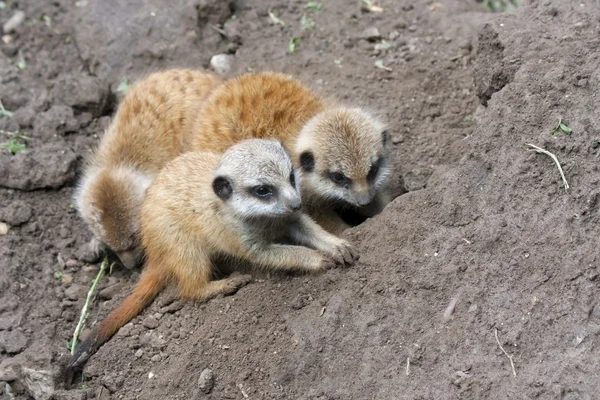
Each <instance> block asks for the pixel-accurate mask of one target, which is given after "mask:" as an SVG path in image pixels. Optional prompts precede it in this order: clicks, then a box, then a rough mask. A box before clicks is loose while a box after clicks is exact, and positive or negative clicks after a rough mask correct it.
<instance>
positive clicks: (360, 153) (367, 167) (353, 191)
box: [296, 108, 390, 207]
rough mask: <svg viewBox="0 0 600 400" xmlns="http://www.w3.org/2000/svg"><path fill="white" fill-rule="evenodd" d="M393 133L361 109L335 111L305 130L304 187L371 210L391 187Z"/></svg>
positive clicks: (301, 145)
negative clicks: (384, 189) (379, 194)
mask: <svg viewBox="0 0 600 400" xmlns="http://www.w3.org/2000/svg"><path fill="white" fill-rule="evenodd" d="M387 142H388V131H387V130H386V129H385V126H384V125H383V123H382V122H380V121H379V120H377V119H376V118H374V117H373V116H371V115H369V114H368V113H366V112H365V111H363V110H361V109H358V108H332V109H327V110H325V111H322V112H321V113H319V114H317V115H316V116H315V117H313V118H312V119H311V120H309V121H308V123H307V124H306V125H305V126H304V127H303V129H302V131H301V132H300V135H299V137H298V141H297V143H296V154H298V157H299V159H298V163H299V165H300V167H301V168H302V173H303V179H302V187H303V190H306V192H309V193H311V194H312V195H314V196H317V197H321V198H325V199H329V200H333V201H344V202H346V203H348V204H351V205H353V206H356V207H362V206H366V205H368V204H369V203H370V202H371V201H372V200H373V197H374V196H375V194H376V193H377V191H378V189H379V188H381V187H382V186H384V185H385V184H387V181H388V179H389V175H390V166H389V161H388V150H387V147H388V146H387V144H388V143H387Z"/></svg>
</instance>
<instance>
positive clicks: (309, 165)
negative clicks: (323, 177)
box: [300, 151, 315, 172]
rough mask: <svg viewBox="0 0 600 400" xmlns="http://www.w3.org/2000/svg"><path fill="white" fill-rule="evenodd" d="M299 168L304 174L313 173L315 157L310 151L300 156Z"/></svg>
mask: <svg viewBox="0 0 600 400" xmlns="http://www.w3.org/2000/svg"><path fill="white" fill-rule="evenodd" d="M300 166H301V167H302V169H303V170H304V171H306V172H313V171H314V169H315V156H314V155H313V153H311V152H310V151H305V152H303V153H302V154H300Z"/></svg>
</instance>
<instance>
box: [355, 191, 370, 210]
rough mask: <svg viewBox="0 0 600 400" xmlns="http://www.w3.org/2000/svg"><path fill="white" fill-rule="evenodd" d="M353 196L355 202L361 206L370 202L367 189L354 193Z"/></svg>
mask: <svg viewBox="0 0 600 400" xmlns="http://www.w3.org/2000/svg"><path fill="white" fill-rule="evenodd" d="M354 198H355V200H356V204H357V205H359V206H361V207H362V206H366V205H367V204H369V203H370V202H371V195H370V194H369V192H368V191H367V192H359V193H356V196H354Z"/></svg>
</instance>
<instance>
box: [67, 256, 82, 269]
mask: <svg viewBox="0 0 600 400" xmlns="http://www.w3.org/2000/svg"><path fill="white" fill-rule="evenodd" d="M78 265H79V261H77V260H76V259H74V258H69V259H68V260H67V261H66V262H65V266H66V267H67V268H75V267H77V266H78Z"/></svg>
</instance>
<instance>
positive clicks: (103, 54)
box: [0, 0, 600, 400]
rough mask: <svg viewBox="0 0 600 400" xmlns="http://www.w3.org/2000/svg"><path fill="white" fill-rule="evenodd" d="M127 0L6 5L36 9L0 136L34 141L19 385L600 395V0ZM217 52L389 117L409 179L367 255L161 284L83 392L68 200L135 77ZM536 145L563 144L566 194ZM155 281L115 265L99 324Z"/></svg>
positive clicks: (9, 73)
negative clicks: (505, 6) (218, 287)
mask: <svg viewBox="0 0 600 400" xmlns="http://www.w3.org/2000/svg"><path fill="white" fill-rule="evenodd" d="M121 3H126V4H121ZM250 3H252V4H250ZM374 3H376V2H374ZM570 3H572V4H570ZM110 4H111V5H112V6H110V7H109V6H107V5H103V3H102V2H95V1H77V2H72V1H67V0H58V1H54V2H52V3H47V2H24V1H23V2H10V4H8V7H7V8H5V9H0V22H2V23H4V22H5V21H6V20H8V19H9V18H10V17H11V16H12V15H13V14H14V13H15V11H16V9H17V8H18V9H20V10H22V11H24V12H25V15H26V18H25V21H24V22H23V23H22V24H21V25H20V26H18V27H17V28H16V31H15V32H12V33H8V35H10V38H7V39H5V40H4V42H5V43H3V44H0V47H1V50H2V53H0V100H1V101H2V103H3V105H4V107H5V108H6V110H8V111H10V112H12V114H13V115H12V118H9V117H8V116H5V115H4V116H0V129H2V130H3V131H16V130H18V129H20V130H22V131H23V132H24V134H25V135H26V136H29V137H30V138H31V139H30V140H29V148H28V150H26V151H23V152H20V153H18V154H17V155H16V156H12V155H10V154H8V153H7V152H6V151H3V152H2V153H1V154H0V185H2V186H3V187H4V188H3V189H1V191H0V207H1V210H0V218H1V220H2V222H4V223H6V225H7V227H8V233H7V234H6V235H4V236H0V267H1V268H2V274H0V360H1V363H0V381H3V382H4V383H2V385H0V397H2V398H17V399H20V398H23V399H24V398H27V397H28V396H34V397H35V398H37V399H48V398H50V396H54V397H53V398H55V399H93V398H97V399H103V400H104V399H111V398H115V399H116V398H120V399H135V398H142V399H145V398H164V399H177V398H179V399H188V398H207V399H208V398H210V399H243V398H252V399H268V398H273V399H282V398H289V399H306V400H308V399H311V400H317V399H318V400H325V399H391V398H394V399H395V398H403V399H455V398H456V399H458V398H460V399H466V398H468V399H477V398H564V399H592V398H594V397H596V393H597V392H598V391H599V390H600V383H599V382H598V380H597V379H595V375H597V374H596V372H597V371H598V370H599V368H600V358H599V356H598V340H599V332H600V299H599V298H598V295H597V293H598V292H599V288H600V274H599V267H598V260H597V256H596V251H595V250H596V247H595V246H596V245H597V240H598V239H597V238H598V237H599V233H600V232H599V230H600V228H599V227H598V226H599V225H598V222H599V219H600V210H599V207H600V205H599V199H600V192H599V189H598V163H597V160H598V156H599V155H600V128H599V126H600V116H599V115H598V113H597V112H596V110H597V109H598V108H599V104H598V100H597V98H596V92H597V90H598V85H599V84H600V81H599V74H600V72H598V71H600V65H599V64H600V62H599V61H598V58H597V56H596V54H595V53H594V51H593V49H596V46H597V45H598V42H599V41H600V39H598V20H599V18H600V10H598V9H597V8H595V7H593V6H592V5H591V3H590V4H587V3H582V2H577V3H575V2H564V1H560V0H554V1H546V2H532V4H527V5H524V6H522V7H520V8H519V9H518V11H517V12H516V13H515V14H502V15H500V14H491V13H489V12H488V10H486V8H485V7H483V6H482V5H480V4H478V3H477V2H475V1H472V2H463V1H458V0H457V1H446V2H433V3H432V2H429V1H421V2H414V1H408V0H397V1H382V2H380V4H379V5H380V6H381V7H382V8H383V9H384V11H383V12H381V13H378V12H368V11H365V10H364V9H361V6H359V3H358V2H356V4H354V3H353V4H351V5H349V3H348V2H347V1H343V0H331V1H327V2H323V4H322V7H321V8H319V6H317V4H320V3H315V2H310V3H307V2H290V3H286V5H281V4H278V2H276V1H274V0H260V1H258V0H257V1H255V2H220V1H216V0H215V1H210V0H208V1H207V0H195V1H194V0H178V1H176V2H173V4H169V6H168V7H167V6H165V5H164V2H157V1H153V0H147V1H145V0H144V1H143V0H136V1H133V2H116V1H113V2H110ZM360 4H363V7H364V4H365V3H364V2H362V3H360ZM269 11H270V12H271V14H273V15H276V16H277V17H278V18H279V19H281V20H282V21H284V26H282V25H281V24H279V23H276V22H273V18H271V17H270V16H269ZM313 23H314V26H312V24H313ZM303 28H304V29H303ZM374 28H376V29H374ZM293 37H298V38H300V39H299V40H296V48H295V51H294V52H290V48H289V45H288V44H289V41H290V39H292V38H293ZM6 42H8V43H6ZM217 53H224V54H230V55H232V57H230V58H229V59H228V60H230V62H231V63H232V64H231V69H230V74H235V73H240V72H243V71H246V70H261V69H275V70H283V71H286V72H292V73H294V74H296V75H298V76H299V77H300V78H301V79H303V80H304V81H305V82H306V83H308V84H309V85H311V86H312V87H314V88H316V89H319V90H322V91H324V92H327V93H335V94H336V95H338V96H339V97H340V98H342V99H344V100H346V101H348V102H350V103H355V104H358V105H362V106H365V107H369V108H372V109H375V110H381V112H382V113H383V114H384V115H385V116H386V117H387V119H388V121H389V123H390V126H391V131H392V132H393V135H392V143H393V162H394V166H395V168H396V177H397V178H396V181H395V190H396V193H397V194H402V195H401V196H399V197H397V198H396V199H395V200H394V202H393V203H391V204H390V205H389V206H388V207H387V208H386V210H385V211H384V212H383V213H382V214H381V215H380V216H377V217H376V218H374V219H371V220H368V221H366V222H365V223H364V224H363V225H361V226H359V227H356V228H354V229H352V230H351V231H349V232H348V233H347V237H348V238H350V239H351V240H353V241H354V242H355V243H356V245H357V248H358V249H359V251H360V253H361V259H360V262H359V263H358V265H356V266H355V267H353V268H350V269H347V270H332V271H328V272H327V273H326V274H323V275H322V276H316V277H315V276H311V277H307V276H295V277H290V276H268V277H261V276H256V280H255V281H254V282H253V283H251V284H250V285H248V286H247V287H244V288H242V289H241V290H240V291H239V292H238V293H237V294H236V295H234V296H230V297H222V298H218V299H215V300H213V301H210V302H208V303H206V304H194V303H186V302H175V303H170V304H169V303H168V302H167V301H166V299H167V298H168V296H165V295H163V296H160V297H159V299H158V300H157V301H156V302H155V303H154V304H153V305H152V306H151V307H149V309H148V310H146V311H145V312H144V313H143V314H142V315H140V316H139V317H138V318H136V319H135V320H134V321H133V322H132V323H130V324H128V325H127V326H125V327H124V328H123V329H121V330H120V332H119V333H118V334H117V335H116V336H115V338H113V340H111V341H110V342H109V343H108V344H106V345H105V346H104V347H102V348H101V349H100V351H99V352H98V353H97V354H96V355H95V356H94V357H93V358H92V359H91V360H90V362H89V363H88V365H87V367H86V370H85V374H84V375H83V376H82V377H80V378H81V379H80V380H78V382H77V384H76V386H75V387H71V388H69V389H68V390H64V389H65V388H64V387H63V384H62V382H63V377H62V376H61V375H60V372H61V368H60V366H61V365H62V364H63V363H64V362H65V360H66V359H68V356H69V355H68V351H67V348H66V344H67V341H68V340H69V339H70V336H71V335H72V332H73V329H74V327H75V325H76V322H77V319H78V317H79V310H80V309H81V307H82V305H83V302H84V298H85V294H86V293H87V290H88V287H89V285H90V282H91V280H92V279H93V277H94V276H95V274H96V272H97V268H98V266H97V265H95V264H93V263H94V262H95V261H97V260H95V259H94V257H92V256H91V255H90V254H89V252H88V251H87V248H86V243H87V241H88V240H89V239H90V237H91V235H90V234H89V232H88V231H87V229H86V228H85V226H84V225H83V223H82V221H81V220H80V218H79V217H78V216H77V215H76V214H75V213H74V211H73V208H72V205H71V198H70V196H71V195H72V192H73V186H74V183H75V179H76V171H79V169H80V162H81V159H82V157H83V156H84V155H85V154H86V152H88V151H89V149H90V148H91V146H93V145H94V144H95V143H96V142H97V136H98V135H99V134H101V133H102V130H103V129H104V127H105V126H106V124H107V121H108V116H109V115H110V114H111V112H112V110H114V107H115V102H116V98H117V96H118V90H117V88H118V86H119V84H120V83H122V82H123V79H124V78H127V79H128V80H133V79H136V78H137V77H139V76H141V75H143V74H145V73H147V72H149V71H150V70H153V69H156V68H163V67H169V66H182V65H185V66H196V67H208V66H209V61H210V58H211V56H212V55H214V54H217ZM376 61H378V62H377V64H376ZM378 66H379V67H378ZM381 66H384V67H387V68H389V69H391V70H386V69H384V68H380V67H381ZM559 120H560V121H562V122H563V123H564V126H563V129H562V130H560V129H559V130H558V131H557V132H555V133H554V134H552V133H551V132H552V131H553V130H554V128H555V127H556V126H557V124H558V122H559ZM565 126H566V127H568V128H565ZM569 130H570V131H571V132H570V133H569V134H567V133H566V132H565V131H569ZM1 134H2V135H4V136H5V137H4V138H2V141H4V140H6V139H8V137H7V136H6V134H5V133H1ZM527 144H534V145H536V146H539V147H541V148H544V149H546V150H547V151H549V152H551V153H553V154H555V155H556V156H557V158H558V160H559V162H560V164H561V166H562V169H563V170H564V175H565V178H566V181H567V182H568V184H569V186H570V188H569V189H568V190H566V189H565V185H564V183H563V181H562V179H561V175H560V173H559V169H558V168H557V166H556V164H555V163H554V161H553V160H552V159H551V158H550V157H548V156H547V155H544V154H539V153H535V152H533V151H530V148H528V147H527ZM136 278H137V273H135V272H133V273H132V272H129V271H125V270H123V269H119V268H115V269H114V270H113V272H112V274H111V275H110V276H109V277H108V278H105V279H103V280H102V281H101V283H100V287H99V295H98V296H97V300H96V301H95V302H94V304H93V306H92V309H91V311H90V318H89V321H90V322H94V321H97V320H99V319H101V318H103V317H104V316H106V314H107V313H108V311H109V310H110V309H112V308H113V307H114V306H116V305H117V304H118V302H119V301H120V300H121V299H122V298H123V297H124V296H125V294H126V293H127V290H128V289H129V288H130V287H131V285H132V284H133V283H134V282H135V280H136ZM496 335H497V336H496ZM502 349H504V351H506V353H504V352H503V350H502ZM509 356H510V357H509ZM511 359H512V362H513V364H514V373H515V374H516V376H513V369H512V366H511Z"/></svg>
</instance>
